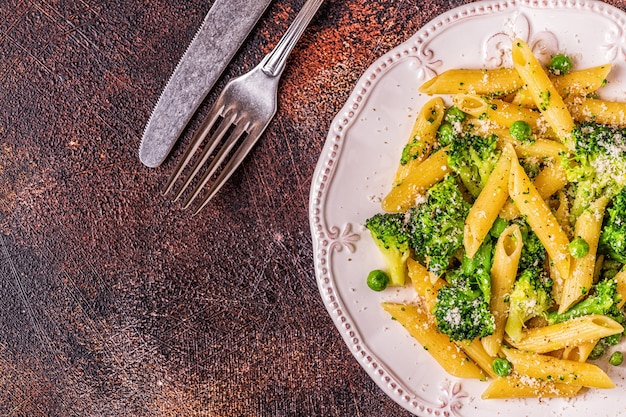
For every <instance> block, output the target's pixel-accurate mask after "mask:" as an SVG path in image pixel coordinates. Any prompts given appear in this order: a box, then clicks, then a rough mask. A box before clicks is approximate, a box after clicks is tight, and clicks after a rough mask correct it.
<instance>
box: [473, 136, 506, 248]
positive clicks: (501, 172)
mask: <svg viewBox="0 0 626 417" xmlns="http://www.w3.org/2000/svg"><path fill="white" fill-rule="evenodd" d="M514 154H515V151H514V150H513V148H512V147H511V146H506V147H505V148H504V149H503V150H502V154H501V156H500V159H499V160H498V163H497V164H496V166H495V168H494V169H493V172H492V173H491V175H489V178H488V179H487V183H486V184H485V186H484V187H483V189H482V191H481V192H480V194H479V195H478V197H477V198H476V201H474V204H473V205H472V208H471V209H470V211H469V213H468V215H467V218H466V219H465V230H464V234H463V244H464V246H465V253H466V255H467V257H469V258H473V257H474V255H475V254H476V252H477V251H478V248H479V247H480V245H481V244H482V242H483V240H484V239H485V236H487V233H489V229H491V226H492V225H493V222H494V221H495V220H496V218H497V217H498V213H499V212H500V210H501V209H502V207H503V206H504V203H506V201H507V199H508V198H509V193H508V185H509V184H508V183H509V172H510V168H511V159H512V157H513V156H514Z"/></svg>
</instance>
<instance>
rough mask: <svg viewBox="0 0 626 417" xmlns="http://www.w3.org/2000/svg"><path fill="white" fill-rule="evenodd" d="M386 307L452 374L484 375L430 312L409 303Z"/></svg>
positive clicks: (458, 375) (387, 305)
mask: <svg viewBox="0 0 626 417" xmlns="http://www.w3.org/2000/svg"><path fill="white" fill-rule="evenodd" d="M382 306H383V308H384V309H385V311H387V312H388V313H389V314H391V316H392V317H393V318H394V319H395V320H396V321H398V323H400V324H401V325H402V326H404V328H406V329H407V331H408V332H409V333H410V334H411V336H413V337H414V338H415V340H417V342H418V343H419V344H420V345H422V346H423V347H424V349H426V350H427V351H428V353H430V354H431V355H432V357H433V358H434V359H435V360H436V361H437V363H439V365H441V367H442V368H443V369H444V370H445V371H446V372H448V373H449V374H450V375H453V376H456V377H459V378H473V379H484V378H485V374H484V373H483V371H482V370H481V369H480V368H479V367H478V366H477V365H476V364H475V363H474V362H473V361H472V360H471V359H470V358H469V357H468V356H467V355H466V354H465V353H464V352H463V351H462V350H461V348H459V347H458V346H457V345H456V344H454V343H452V342H451V341H450V338H448V336H446V335H444V334H441V333H439V332H438V331H437V329H436V327H435V325H434V324H433V322H432V320H430V319H429V314H428V313H427V312H425V311H424V310H422V309H420V308H418V307H416V306H412V305H407V304H394V303H383V304H382Z"/></svg>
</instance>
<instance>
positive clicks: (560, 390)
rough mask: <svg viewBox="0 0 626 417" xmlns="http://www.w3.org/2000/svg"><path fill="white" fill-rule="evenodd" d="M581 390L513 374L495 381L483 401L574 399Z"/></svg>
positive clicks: (483, 395)
mask: <svg viewBox="0 0 626 417" xmlns="http://www.w3.org/2000/svg"><path fill="white" fill-rule="evenodd" d="M581 389H582V387H581V386H575V385H566V384H561V383H558V382H554V381H545V380H539V379H536V378H531V377H529V376H525V375H524V376H522V375H518V374H516V373H513V374H511V375H509V376H507V377H504V378H500V377H499V378H496V379H494V380H493V381H492V382H491V384H489V387H487V389H486V390H485V391H484V392H483V394H482V399H484V400H489V399H496V398H557V397H574V396H576V395H578V393H579V392H580V390H581Z"/></svg>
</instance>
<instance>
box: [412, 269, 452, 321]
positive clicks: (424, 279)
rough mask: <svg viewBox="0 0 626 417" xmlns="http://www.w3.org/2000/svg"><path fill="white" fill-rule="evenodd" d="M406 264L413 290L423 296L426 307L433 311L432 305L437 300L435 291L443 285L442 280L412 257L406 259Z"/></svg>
mask: <svg viewBox="0 0 626 417" xmlns="http://www.w3.org/2000/svg"><path fill="white" fill-rule="evenodd" d="M406 264H407V267H408V269H409V278H410V279H411V283H412V284H413V288H414V289H415V292H416V293H417V294H418V295H419V296H421V297H423V299H424V303H425V305H426V309H427V310H428V311H433V307H434V306H435V302H436V301H437V291H439V288H441V287H442V286H443V285H445V282H444V280H443V279H442V278H439V277H438V276H436V275H435V274H433V273H432V272H430V271H428V269H427V268H426V267H425V266H424V265H422V264H421V263H419V262H417V261H416V260H414V259H413V258H409V259H407V262H406Z"/></svg>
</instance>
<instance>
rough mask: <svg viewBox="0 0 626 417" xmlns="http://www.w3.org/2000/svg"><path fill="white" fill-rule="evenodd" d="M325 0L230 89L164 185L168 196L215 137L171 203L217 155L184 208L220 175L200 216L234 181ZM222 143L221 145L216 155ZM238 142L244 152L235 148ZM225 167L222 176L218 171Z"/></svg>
mask: <svg viewBox="0 0 626 417" xmlns="http://www.w3.org/2000/svg"><path fill="white" fill-rule="evenodd" d="M323 1H324V0H307V2H306V3H305V4H304V6H303V7H302V9H301V10H300V12H299V13H298V15H297V16H296V18H295V19H294V21H293V23H292V24H291V25H290V26H289V28H288V29H287V32H285V34H284V35H283V37H282V38H281V39H280V41H279V42H278V44H277V45H276V47H275V48H274V49H273V50H272V51H271V52H270V53H269V54H267V55H266V56H265V57H264V58H263V60H262V61H261V62H260V63H259V64H258V65H257V66H256V67H255V68H254V69H252V70H251V71H250V72H248V73H247V74H244V75H242V76H240V77H238V78H235V79H233V80H231V81H230V82H229V83H228V84H226V87H224V90H223V91H222V93H221V94H220V96H219V97H218V98H217V100H216V102H215V103H214V104H213V106H212V108H211V110H209V113H208V114H207V115H206V116H205V118H204V120H203V121H202V124H201V125H200V127H199V128H198V131H197V132H196V133H195V134H194V136H193V138H192V140H191V143H190V144H189V145H188V146H187V149H185V152H184V153H183V156H182V157H181V159H180V161H179V162H178V164H177V166H176V168H175V169H174V172H172V174H171V176H170V178H169V180H168V181H167V183H166V185H165V188H164V190H163V195H166V194H167V193H169V192H170V191H172V189H173V187H174V184H176V182H177V181H178V179H179V178H180V177H181V175H182V173H183V171H184V170H185V168H186V167H187V165H189V163H190V161H191V160H192V159H193V157H194V155H195V154H196V152H197V151H198V149H199V148H200V145H202V143H203V142H204V141H205V139H206V138H207V137H208V136H210V137H209V138H208V140H207V141H206V143H205V144H204V148H203V150H202V152H201V153H200V155H199V156H198V157H197V159H196V162H195V163H194V164H193V166H192V167H191V168H190V174H189V175H188V176H187V178H186V179H184V180H183V183H182V185H181V187H180V189H179V190H178V192H177V193H176V195H175V196H174V198H173V200H172V201H177V200H178V199H179V198H180V197H181V196H182V195H183V193H184V192H185V190H186V189H187V188H188V187H189V186H190V184H191V183H192V181H193V179H194V178H195V177H196V176H197V175H198V173H199V172H200V170H201V169H202V168H203V167H204V165H205V164H206V163H207V162H208V161H209V159H210V157H211V156H212V155H213V154H214V156H213V159H212V160H211V163H210V164H209V166H208V167H207V168H206V171H205V172H204V173H203V175H202V177H200V179H199V181H198V183H197V185H196V186H195V187H194V188H193V189H192V190H191V191H190V195H189V196H188V197H187V199H186V200H185V202H184V203H183V207H184V208H185V209H186V208H188V207H189V206H190V205H191V204H192V203H193V202H194V201H195V200H196V199H197V198H198V196H199V195H200V194H201V193H202V190H203V189H204V187H205V186H207V184H209V182H210V181H211V179H212V178H213V177H214V176H215V175H217V178H216V179H215V180H214V181H213V182H212V183H211V184H210V185H209V186H208V187H207V189H206V191H205V193H204V195H203V196H202V198H201V199H200V200H199V203H198V204H197V206H196V209H195V211H194V214H197V213H198V212H199V211H200V210H202V209H203V208H204V207H205V206H206V205H207V204H208V202H209V201H210V200H211V198H213V197H214V196H215V194H216V193H217V192H218V191H219V189H220V188H221V187H222V186H223V185H224V183H225V182H226V181H227V180H228V179H229V178H230V176H231V175H232V174H233V172H234V171H235V170H236V169H237V167H238V166H239V165H240V164H241V162H242V161H243V159H244V158H245V157H246V155H247V154H248V152H250V149H251V148H252V147H253V146H254V144H255V143H256V141H257V140H258V139H259V137H260V136H261V134H262V133H263V132H264V131H265V129H266V128H267V125H268V124H269V123H270V121H271V120H272V118H273V117H274V115H275V114H276V108H277V100H278V84H279V81H280V76H281V74H282V72H283V70H284V68H285V63H286V61H287V58H288V57H289V54H290V53H291V51H292V50H293V47H294V46H295V45H296V43H297V42H298V40H299V39H300V37H301V36H302V34H303V33H304V31H305V29H306V28H307V26H308V25H309V23H310V22H311V20H312V19H313V16H314V15H315V13H316V12H317V10H318V9H319V7H320V6H321V4H322V2H323ZM218 121H219V123H218ZM209 134H210V135H209ZM220 142H221V143H222V146H221V148H220V149H219V150H217V151H216V149H217V147H218V145H219V144H220ZM238 142H240V144H239V147H237V148H236V149H235V146H236V145H237V143H238ZM229 156H230V158H229V159H228V160H226V159H227V158H228V157H229ZM222 166H223V168H222V170H221V172H219V174H218V173H217V171H218V170H219V168H220V167H222Z"/></svg>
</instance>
